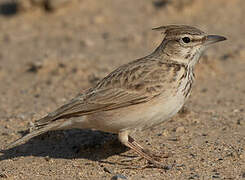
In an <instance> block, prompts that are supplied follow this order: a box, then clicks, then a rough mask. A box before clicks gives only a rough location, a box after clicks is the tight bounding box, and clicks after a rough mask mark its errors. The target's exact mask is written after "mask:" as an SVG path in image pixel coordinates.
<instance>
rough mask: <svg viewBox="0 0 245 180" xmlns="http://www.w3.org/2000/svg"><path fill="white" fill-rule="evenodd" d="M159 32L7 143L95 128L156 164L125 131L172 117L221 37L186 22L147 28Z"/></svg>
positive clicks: (13, 145) (148, 126)
mask: <svg viewBox="0 0 245 180" xmlns="http://www.w3.org/2000/svg"><path fill="white" fill-rule="evenodd" d="M153 30H155V31H159V32H161V33H162V34H163V36H164V37H163V40H162V42H161V43H160V45H159V46H158V47H157V48H156V49H155V50H154V51H153V52H152V53H150V54H149V55H147V56H145V57H143V58H139V59H136V60H133V61H131V62H129V63H128V64H124V65H121V66H120V67H118V68H117V69H115V70H114V71H112V72H111V73H110V74H108V75H107V76H106V77H104V78H103V79H102V80H100V81H99V82H98V83H97V84H96V85H95V86H94V87H91V88H89V89H88V90H86V91H85V92H83V93H79V94H78V95H77V96H76V97H74V98H73V99H71V100H70V101H68V102H67V103H66V104H65V105H63V106H61V107H59V108H58V109H57V110H55V111H53V112H51V113H49V114H47V115H46V116H44V117H43V118H41V119H39V120H37V121H35V122H34V125H33V127H32V131H31V132H29V133H28V134H26V135H25V136H23V137H21V138H20V139H18V140H16V141H15V142H13V143H11V144H10V145H9V148H12V147H15V146H17V145H20V144H22V143H24V142H26V141H28V140H29V139H31V138H33V137H35V136H38V135H40V134H43V133H45V132H47V131H54V130H65V129H72V128H78V129H96V130H99V131H103V132H109V133H115V134H118V139H119V141H120V142H121V143H122V144H124V145H125V146H127V147H129V148H130V149H132V150H133V151H134V152H135V153H137V154H138V155H139V156H141V157H143V158H145V159H146V160H147V161H148V162H150V163H152V164H154V165H156V166H158V167H159V166H161V165H160V164H161V163H160V162H159V161H158V160H156V158H155V156H154V154H152V153H150V152H149V151H148V150H146V149H145V148H143V147H142V146H141V145H140V144H139V143H138V142H137V141H136V140H134V138H133V137H132V136H131V134H132V133H133V132H135V131H137V130H140V131H142V130H146V129H148V128H151V127H154V126H157V125H159V124H161V123H162V122H164V121H166V120H168V119H170V118H171V117H173V116H174V115H175V114H177V112H178V111H179V110H180V109H181V108H182V107H183V105H184V103H185V102H186V101H187V99H188V97H189V96H190V94H191V90H192V86H193V83H194V80H195V74H194V68H195V65H196V63H197V62H198V61H199V59H200V57H201V55H202V53H203V52H204V50H205V49H206V48H207V47H208V46H209V45H211V44H214V43H217V42H220V41H224V40H226V39H227V38H226V37H224V36H220V35H208V34H206V33H205V32H203V31H201V30H200V29H198V28H196V27H192V26H189V25H166V26H160V27H157V28H153Z"/></svg>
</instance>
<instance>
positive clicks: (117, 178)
mask: <svg viewBox="0 0 245 180" xmlns="http://www.w3.org/2000/svg"><path fill="white" fill-rule="evenodd" d="M122 179H124V180H125V179H126V180H127V178H126V177H125V176H124V175H121V174H117V175H115V176H113V177H112V178H111V180H122Z"/></svg>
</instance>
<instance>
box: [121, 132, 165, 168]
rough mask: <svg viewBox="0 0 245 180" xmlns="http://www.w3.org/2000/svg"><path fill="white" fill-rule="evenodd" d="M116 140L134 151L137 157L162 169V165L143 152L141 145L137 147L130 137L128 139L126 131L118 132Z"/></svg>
mask: <svg viewBox="0 0 245 180" xmlns="http://www.w3.org/2000/svg"><path fill="white" fill-rule="evenodd" d="M118 138H119V140H120V141H121V142H122V143H123V144H124V145H126V146H127V147H129V148H130V149H132V150H134V151H135V152H136V153H137V154H138V155H140V156H141V157H143V158H145V159H146V160H148V161H149V162H151V163H153V164H154V165H155V166H156V167H161V168H162V167H163V165H162V164H161V163H160V162H158V161H157V160H155V159H154V158H153V156H152V155H151V154H150V153H149V152H148V151H146V150H144V149H143V148H142V146H141V145H139V144H138V143H137V142H136V141H135V140H134V139H133V138H132V137H130V136H129V135H128V132H127V131H123V132H120V133H119V135H118Z"/></svg>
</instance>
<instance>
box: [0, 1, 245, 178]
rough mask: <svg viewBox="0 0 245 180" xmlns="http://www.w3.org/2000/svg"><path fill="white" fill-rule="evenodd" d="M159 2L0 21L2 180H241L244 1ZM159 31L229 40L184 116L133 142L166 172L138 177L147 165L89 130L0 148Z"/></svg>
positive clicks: (244, 170) (146, 49) (80, 6)
mask: <svg viewBox="0 0 245 180" xmlns="http://www.w3.org/2000/svg"><path fill="white" fill-rule="evenodd" d="M164 2H166V1H151V0H141V1H131V0H117V1H115V0H97V1H96V0H89V1H85V0H77V1H76V2H73V3H70V4H69V5H67V6H65V7H60V8H58V9H57V10H56V11H54V12H45V11H43V10H42V9H41V8H35V9H28V10H26V11H25V12H20V13H19V12H18V13H17V14H13V15H10V14H8V15H7V14H6V13H5V12H2V13H1V15H0V32H1V33H0V149H2V150H1V151H0V179H1V178H3V179H92V180H93V179H111V178H112V177H113V176H115V175H116V174H120V175H123V176H125V177H126V178H127V179H132V180H139V179H152V180H155V179H157V180H159V179H203V180H206V179H245V107H244V104H245V82H244V77H245V43H244V39H245V32H244V29H245V21H244V19H245V15H244V11H245V1H244V0H232V1H227V0H217V1H206V0H196V1H183V0H182V1H178V2H176V1H174V2H173V3H171V2H169V3H164ZM0 9H1V8H0ZM0 12H1V11H0ZM166 24H189V25H194V26H196V27H199V28H200V29H202V30H204V31H206V32H209V33H211V34H219V35H224V36H226V37H227V38H228V40H227V41H226V42H222V43H219V44H217V45H215V46H213V47H211V48H210V49H208V51H207V52H206V53H205V55H204V56H203V58H202V59H201V63H200V64H198V65H197V68H196V76H197V80H196V84H195V86H194V89H193V93H192V96H191V97H190V99H189V101H188V102H187V103H186V105H185V108H184V109H183V110H182V111H181V112H180V113H179V114H178V115H176V116H175V117H174V118H173V119H170V120H169V121H167V122H165V123H163V124H161V125H160V126H158V127H154V128H152V129H149V130H146V131H144V132H137V133H136V134H134V135H133V136H134V137H135V138H136V139H138V141H139V142H140V143H141V144H143V145H144V146H145V147H146V148H149V149H152V151H153V152H155V153H156V154H158V155H162V157H163V158H162V159H163V161H164V162H165V164H166V169H156V168H151V167H149V168H144V169H142V168H141V167H143V166H145V165H146V164H147V163H146V161H144V160H142V159H137V158H132V157H135V153H134V152H133V151H131V150H129V149H127V148H125V147H124V146H122V145H121V144H120V143H119V142H118V141H117V139H116V136H115V135H112V134H107V133H102V132H98V131H90V130H86V131H85V130H84V131H82V130H76V129H75V130H69V131H58V132H50V133H46V134H44V135H41V136H39V137H36V138H34V139H32V140H30V141H29V142H27V143H26V144H23V145H20V146H18V147H16V148H13V149H5V146H6V145H7V144H8V143H10V142H12V141H14V140H16V139H17V138H19V137H21V136H22V135H23V134H24V133H25V130H26V129H27V127H28V126H29V125H30V124H31V122H33V121H35V120H36V119H38V118H41V117H42V116H44V115H45V114H46V113H48V112H50V111H52V110H55V109H56V108H57V107H58V106H60V105H62V104H63V103H65V102H66V101H68V100H69V99H71V98H72V97H73V96H75V95H76V94H77V93H79V92H82V91H84V90H85V89H87V88H88V87H90V86H92V85H93V84H95V83H96V81H98V80H99V79H101V78H103V77H104V76H105V75H106V74H107V73H109V72H110V71H111V70H113V69H114V68H116V67H118V66H119V65H121V64H124V63H127V62H129V61H130V60H133V59H135V58H139V57H143V56H145V55H147V54H148V53H150V52H151V51H152V50H153V49H154V48H155V47H156V46H157V45H158V44H159V43H160V41H161V40H162V38H163V37H162V35H161V34H159V33H158V32H154V31H151V28H152V27H156V26H160V25H166ZM130 157H131V158H132V160H130V161H123V160H125V159H129V158H130Z"/></svg>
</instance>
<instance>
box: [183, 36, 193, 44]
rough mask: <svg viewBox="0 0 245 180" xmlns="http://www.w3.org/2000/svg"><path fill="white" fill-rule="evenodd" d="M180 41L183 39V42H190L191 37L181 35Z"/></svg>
mask: <svg viewBox="0 0 245 180" xmlns="http://www.w3.org/2000/svg"><path fill="white" fill-rule="evenodd" d="M182 41H183V42H184V43H189V42H191V39H190V38H189V37H183V38H182Z"/></svg>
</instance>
